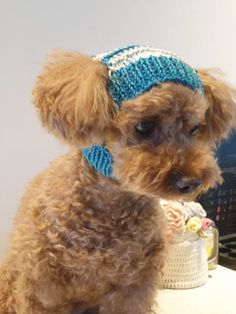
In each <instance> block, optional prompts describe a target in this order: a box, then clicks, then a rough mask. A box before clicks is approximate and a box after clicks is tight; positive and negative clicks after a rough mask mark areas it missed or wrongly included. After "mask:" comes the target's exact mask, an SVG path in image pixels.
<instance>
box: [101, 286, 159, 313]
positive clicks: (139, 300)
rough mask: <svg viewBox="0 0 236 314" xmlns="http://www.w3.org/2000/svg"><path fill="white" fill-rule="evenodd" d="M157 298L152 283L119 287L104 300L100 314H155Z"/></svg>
mask: <svg viewBox="0 0 236 314" xmlns="http://www.w3.org/2000/svg"><path fill="white" fill-rule="evenodd" d="M155 297H156V288H154V285H150V282H149V285H147V284H145V283H143V284H141V283H140V284H135V285H131V286H128V287H117V288H116V290H114V291H113V292H111V293H110V294H109V295H107V296H106V297H105V298H104V300H103V302H102V304H101V306H100V311H99V314H154V313H155V312H154V306H155Z"/></svg>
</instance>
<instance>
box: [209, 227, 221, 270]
mask: <svg viewBox="0 0 236 314" xmlns="http://www.w3.org/2000/svg"><path fill="white" fill-rule="evenodd" d="M206 248H207V257H208V260H207V262H208V269H209V270H212V269H215V268H216V266H217V264H218V255H219V231H218V229H217V228H216V226H215V224H214V222H212V225H211V226H210V227H209V229H208V230H207V231H206Z"/></svg>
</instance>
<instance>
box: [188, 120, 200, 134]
mask: <svg viewBox="0 0 236 314" xmlns="http://www.w3.org/2000/svg"><path fill="white" fill-rule="evenodd" d="M199 128H200V124H199V123H197V124H196V125H195V126H194V127H193V128H192V129H191V130H190V132H189V134H190V135H191V136H193V135H195V134H196V133H197V132H198V130H199Z"/></svg>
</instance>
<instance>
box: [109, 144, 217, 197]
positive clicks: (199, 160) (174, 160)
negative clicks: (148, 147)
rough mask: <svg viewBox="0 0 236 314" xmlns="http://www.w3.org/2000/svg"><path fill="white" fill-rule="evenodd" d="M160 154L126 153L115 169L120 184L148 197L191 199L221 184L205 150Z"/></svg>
mask: <svg viewBox="0 0 236 314" xmlns="http://www.w3.org/2000/svg"><path fill="white" fill-rule="evenodd" d="M160 152H162V151H159V154H156V155H154V154H150V153H149V152H142V153H140V151H136V152H135V151H134V150H130V151H129V150H126V151H125V154H122V155H121V156H120V157H121V159H120V160H118V162H117V163H116V167H115V175H116V177H117V178H118V180H119V182H120V183H121V185H122V186H124V187H125V188H126V189H128V190H130V191H133V192H135V193H139V194H146V195H150V196H152V197H156V196H158V197H162V198H166V199H176V200H179V199H184V200H193V199H196V197H197V196H198V195H199V194H201V193H204V192H206V191H207V190H208V189H210V188H213V187H215V186H216V185H217V184H219V183H222V178H221V175H220V170H219V167H218V165H217V163H216V160H215V158H214V156H213V155H212V154H210V153H209V151H207V150H205V154H204V149H202V151H200V150H198V151H197V150H192V151H190V150H189V151H187V152H186V151H185V150H181V152H178V153H177V151H171V154H170V150H168V152H166V151H164V152H163V154H161V153H160Z"/></svg>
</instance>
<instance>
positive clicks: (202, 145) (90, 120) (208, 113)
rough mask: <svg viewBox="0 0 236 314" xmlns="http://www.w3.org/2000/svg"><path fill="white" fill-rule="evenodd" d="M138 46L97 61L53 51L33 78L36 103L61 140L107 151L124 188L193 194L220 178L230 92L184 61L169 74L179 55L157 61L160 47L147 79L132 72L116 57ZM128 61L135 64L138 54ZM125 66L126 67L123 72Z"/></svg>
mask: <svg viewBox="0 0 236 314" xmlns="http://www.w3.org/2000/svg"><path fill="white" fill-rule="evenodd" d="M132 49H133V50H132ZM135 49H136V48H130V50H129V53H127V52H126V55H125V54H124V51H122V50H119V51H118V50H117V51H116V52H115V53H114V52H113V55H112V53H110V54H106V55H100V56H99V57H98V58H90V57H88V56H85V55H81V54H79V53H76V52H74V53H69V52H63V51H58V52H56V53H54V54H53V57H52V59H51V60H50V61H49V62H48V64H47V65H46V67H45V69H44V71H43V73H42V74H41V76H39V77H38V79H37V82H36V85H35V88H34V92H33V94H34V103H35V105H36V108H37V110H38V112H39V115H40V117H41V120H42V122H43V125H44V126H46V127H47V128H48V130H49V131H51V132H52V133H54V134H55V135H56V136H57V137H59V138H60V139H62V140H63V141H65V142H67V143H69V144H71V145H73V146H77V147H79V148H86V149H85V154H84V155H85V156H87V157H88V156H89V154H91V153H93V152H92V151H91V150H90V151H89V153H88V151H87V148H88V147H90V148H91V147H95V146H93V145H99V149H100V148H101V147H102V148H103V149H104V150H105V151H106V152H108V154H109V156H108V157H109V158H110V157H111V158H112V174H111V175H112V176H113V177H114V178H115V179H116V180H118V182H119V183H120V184H121V185H122V186H123V187H124V188H126V189H128V190H131V191H134V192H136V193H142V194H148V195H151V196H156V195H158V196H161V197H163V198H175V199H179V198H182V197H187V198H193V197H195V196H196V195H197V194H199V193H200V192H203V191H206V190H208V189H209V188H211V187H213V186H215V184H217V183H220V182H221V176H220V170H219V168H218V166H217V162H216V160H215V157H214V150H215V147H216V145H217V144H218V143H219V142H220V141H221V140H222V139H224V138H226V137H227V136H228V135H229V133H230V131H231V130H232V129H233V128H234V127H235V126H236V118H235V117H236V105H235V103H234V99H233V96H234V95H233V90H232V89H231V88H230V87H229V86H228V85H226V84H225V83H224V82H222V81H221V80H219V79H217V78H215V77H213V76H212V75H211V74H210V73H209V72H207V71H204V70H200V71H198V73H197V72H194V70H193V69H192V68H191V67H190V66H189V65H186V64H183V66H184V68H181V69H180V72H179V73H177V72H178V71H177V72H176V71H175V69H174V71H175V75H174V76H173V77H172V74H170V69H173V67H175V66H176V67H178V64H177V63H176V60H177V61H179V59H177V58H176V60H175V57H173V56H171V55H169V56H168V55H167V57H169V58H170V60H172V61H173V60H174V61H173V62H175V63H171V64H169V65H168V64H166V60H165V58H164V59H158V58H159V55H158V54H161V53H162V52H160V51H159V52H158V53H157V52H155V54H154V57H156V59H155V58H154V59H153V58H152V59H150V60H148V62H151V63H148V64H146V67H147V68H148V70H150V71H151V72H152V73H151V79H150V78H147V77H146V76H145V75H146V74H145V71H146V69H145V67H144V68H143V65H142V64H139V65H138V68H136V69H135V70H134V71H135V72H134V73H133V72H132V71H133V70H132V69H133V68H132V67H131V70H130V64H129V63H128V62H127V60H122V61H121V60H119V57H120V56H121V55H122V54H123V56H124V55H125V58H127V56H128V58H129V57H130V56H131V55H132V51H135ZM143 49H144V48H143ZM151 50H152V51H153V49H151ZM142 53H143V52H142ZM164 54H165V53H164ZM114 55H115V58H116V59H112V58H114ZM143 56H144V57H145V56H146V54H145V53H144V54H143ZM109 58H110V59H109ZM132 58H133V56H132ZM108 59H109V60H108ZM111 59H112V60H113V63H111V62H110V60H111ZM114 60H115V61H114ZM132 60H134V61H135V62H137V55H135V57H134V58H133V59H132ZM172 61H171V62H172ZM109 62H110V63H109ZM145 62H146V61H145ZM158 62H159V63H158ZM121 63H122V64H121ZM146 63H147V62H146ZM122 65H123V66H129V71H131V72H127V71H126V72H125V71H123V72H122V71H120V69H121V70H122V69H123V68H122ZM136 65H137V64H136ZM132 66H133V65H132ZM159 66H160V69H161V70H162V74H161V75H162V76H160V73H159V72H160V69H159V68H158V67H159ZM155 67H156V68H155ZM157 68H158V69H157ZM117 69H118V70H119V71H117ZM165 69H166V70H165ZM157 70H158V71H159V72H158V71H157ZM183 70H184V72H183ZM155 71H156V72H158V73H155ZM163 71H164V72H163ZM165 71H166V72H165ZM186 71H187V74H186ZM189 71H190V73H189ZM191 71H193V72H191ZM114 73H115V74H116V75H115V76H114V77H113V78H111V77H112V75H113V74H114ZM134 74H135V75H134ZM186 75H187V76H189V75H190V79H189V77H187V78H186ZM191 75H192V77H191ZM182 76H183V77H182ZM153 77H154V79H155V78H156V77H157V80H156V82H155V83H154V82H153ZM143 84H144V85H145V84H146V85H145V86H144V87H143ZM147 84H149V85H147ZM143 89H144V90H143ZM127 95H128V96H127ZM104 147H105V148H104ZM90 148H89V149H90ZM95 154H98V155H99V154H100V151H99V152H97V151H96V152H95ZM92 158H94V156H92ZM102 158H106V156H105V157H104V156H103V157H102ZM99 163H101V160H99ZM95 168H96V165H95Z"/></svg>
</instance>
